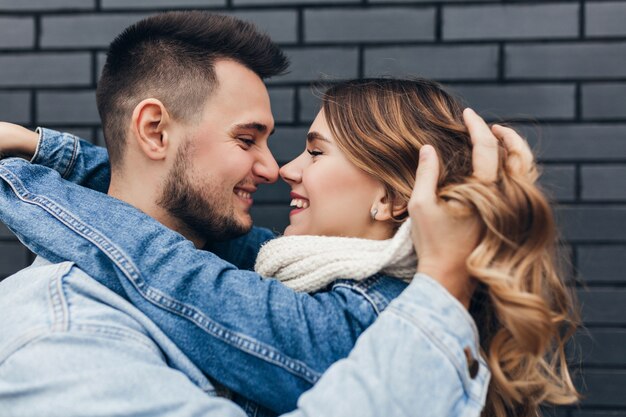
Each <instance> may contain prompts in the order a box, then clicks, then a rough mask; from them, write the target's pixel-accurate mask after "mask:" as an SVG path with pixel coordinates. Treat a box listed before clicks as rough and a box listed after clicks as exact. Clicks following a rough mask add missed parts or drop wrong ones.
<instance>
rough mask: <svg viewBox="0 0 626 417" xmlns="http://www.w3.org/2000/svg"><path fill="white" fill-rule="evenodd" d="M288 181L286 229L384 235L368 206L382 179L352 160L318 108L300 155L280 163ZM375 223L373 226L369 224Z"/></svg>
mask: <svg viewBox="0 0 626 417" xmlns="http://www.w3.org/2000/svg"><path fill="white" fill-rule="evenodd" d="M280 175H281V177H282V178H283V179H284V180H285V181H286V182H287V183H288V184H289V185H290V186H291V199H292V200H291V206H292V207H293V210H292V211H291V213H290V214H289V221H290V224H289V226H288V227H287V229H285V235H320V236H347V237H361V238H369V239H385V238H388V237H389V236H380V227H381V225H379V224H378V225H377V224H375V223H382V222H376V221H374V220H372V218H371V215H370V211H371V209H372V207H375V206H376V202H377V201H378V200H379V199H380V198H381V197H382V196H384V187H383V185H382V183H381V182H379V181H377V180H376V179H374V178H372V177H371V176H369V175H368V174H366V173H365V172H363V171H361V170H360V169H358V168H357V167H356V166H355V165H353V164H352V163H351V162H350V161H348V159H347V158H346V156H345V155H344V154H343V152H342V151H341V150H340V149H339V148H338V147H337V143H336V142H335V138H334V137H333V135H332V134H331V131H330V128H329V127H328V124H327V123H326V118H325V116H324V112H323V110H322V111H320V112H319V113H318V115H317V117H316V118H315V120H314V121H313V124H312V125H311V128H310V129H309V133H308V134H307V140H306V148H305V150H304V152H302V154H300V156H298V157H297V158H296V159H294V160H293V161H291V162H289V163H288V164H286V165H284V166H283V167H282V168H281V169H280ZM374 226H376V227H374Z"/></svg>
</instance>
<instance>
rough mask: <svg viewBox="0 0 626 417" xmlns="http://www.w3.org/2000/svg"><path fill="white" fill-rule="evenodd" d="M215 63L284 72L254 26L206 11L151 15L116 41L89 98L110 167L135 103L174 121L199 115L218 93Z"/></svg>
mask: <svg viewBox="0 0 626 417" xmlns="http://www.w3.org/2000/svg"><path fill="white" fill-rule="evenodd" d="M218 59H231V60H233V61H236V62H238V63H240V64H242V65H244V66H246V67H247V68H249V69H250V70H252V71H254V72H255V73H256V74H257V75H258V76H259V77H260V78H262V79H264V78H268V77H272V76H275V75H279V74H281V73H283V72H284V71H285V70H286V69H287V66H288V65H289V64H288V61H287V58H286V57H285V55H284V54H283V52H282V51H281V50H280V48H279V47H278V46H277V45H276V44H275V43H274V42H273V41H272V40H271V39H270V37H269V36H268V35H266V34H265V33H261V32H259V31H258V30H257V28H256V27H255V26H254V25H253V24H251V23H248V22H244V21H242V20H239V19H236V18H234V17H231V16H225V15H219V14H213V13H209V12H203V11H181V12H167V13H162V14H158V15H154V16H151V17H148V18H146V19H144V20H141V21H139V22H137V23H135V24H133V25H132V26H130V27H128V28H127V29H125V30H124V32H122V33H121V34H120V35H119V36H117V37H116V38H115V40H114V41H113V42H112V43H111V45H110V46H109V51H108V53H107V60H106V64H105V65H104V69H103V70H102V76H101V77H100V81H99V82H98V88H97V91H96V97H97V103H98V111H99V113H100V118H101V119H102V126H103V129H104V137H105V141H106V145H107V148H108V151H109V156H110V159H111V164H112V165H114V164H116V163H117V162H119V161H121V157H122V155H123V152H124V146H125V142H126V128H127V125H128V120H129V117H130V115H131V113H132V111H133V109H134V108H135V106H136V105H137V104H139V103H140V102H141V100H144V99H146V98H148V97H154V98H157V99H159V100H161V101H162V102H163V103H164V105H165V106H166V107H167V109H168V111H169V112H170V113H171V114H172V116H173V117H174V118H176V119H180V120H185V121H188V120H190V119H191V118H192V117H193V116H195V115H198V114H200V112H201V109H202V107H203V106H204V104H205V103H206V100H207V98H208V97H209V95H210V94H211V92H212V91H214V90H215V89H216V87H217V79H216V75H215V70H214V64H215V62H216V60H218Z"/></svg>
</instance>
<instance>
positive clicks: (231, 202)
mask: <svg viewBox="0 0 626 417" xmlns="http://www.w3.org/2000/svg"><path fill="white" fill-rule="evenodd" d="M215 73H216V75H217V80H218V83H219V86H218V87H217V90H216V91H214V92H213V93H212V94H211V95H210V97H209V99H208V101H207V103H206V105H205V107H204V111H203V114H202V117H201V118H200V120H199V122H196V123H190V124H189V126H188V127H186V128H185V130H186V132H184V134H183V135H184V142H183V143H182V144H181V145H180V147H179V148H178V151H177V156H176V160H175V162H174V164H173V167H172V169H171V170H170V173H169V175H168V178H167V180H166V183H165V185H164V188H163V193H162V196H161V198H160V199H159V201H158V204H159V205H161V206H162V207H164V208H165V209H166V210H167V211H168V212H169V213H170V214H171V215H172V216H174V217H175V218H176V219H178V220H179V221H181V222H182V223H183V224H184V227H187V228H189V229H190V231H192V232H193V233H195V234H198V235H200V236H202V237H203V238H205V239H207V240H213V241H215V240H224V239H228V238H231V237H234V236H238V235H241V234H243V233H245V232H247V231H248V230H250V228H251V227H252V218H251V217H250V213H249V210H250V207H251V206H252V194H253V193H254V192H255V191H256V189H257V186H258V185H259V184H262V183H272V182H274V181H276V179H277V177H278V165H277V164H276V161H275V160H274V157H273V156H272V154H271V153H270V150H269V148H268V146H267V140H268V137H269V135H270V134H271V133H272V132H273V130H274V119H273V117H272V111H271V107H270V100H269V95H268V93H267V89H266V88H265V85H264V84H263V81H262V80H261V79H260V78H259V77H258V76H257V75H256V74H255V73H254V72H252V71H250V70H249V69H248V68H246V67H244V66H243V65H241V64H238V63H235V62H232V61H226V60H224V61H218V62H217V63H216V64H215Z"/></svg>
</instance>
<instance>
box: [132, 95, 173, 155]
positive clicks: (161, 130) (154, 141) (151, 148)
mask: <svg viewBox="0 0 626 417" xmlns="http://www.w3.org/2000/svg"><path fill="white" fill-rule="evenodd" d="M169 124H170V116H169V113H168V112H167V109H166V108H165V105H164V104H163V103H162V102H161V101H160V100H157V99H155V98H148V99H145V100H143V101H142V102H141V103H139V104H137V106H135V110H134V111H133V116H132V126H131V132H132V135H131V137H132V138H134V140H135V141H136V143H137V145H138V147H139V149H141V151H142V152H143V154H144V155H146V156H147V157H148V158H150V159H152V160H162V159H165V157H166V155H167V153H168V150H169V149H168V148H169V145H170V141H169V137H168V128H169Z"/></svg>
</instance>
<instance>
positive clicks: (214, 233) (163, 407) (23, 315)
mask: <svg viewBox="0 0 626 417" xmlns="http://www.w3.org/2000/svg"><path fill="white" fill-rule="evenodd" d="M285 66H286V61H285V59H284V57H283V56H282V54H281V53H280V51H279V50H278V48H277V47H276V46H275V45H274V44H273V43H271V41H269V39H268V38H267V37H265V36H263V35H260V34H258V33H256V32H255V31H254V29H253V28H251V27H250V26H249V25H247V24H245V23H243V22H240V21H237V20H235V19H232V18H227V17H223V16H216V15H208V14H205V13H197V12H185V13H168V14H163V15H159V16H156V17H152V18H149V19H146V20H144V21H142V22H139V23H138V24H136V25H134V26H132V27H131V28H129V29H127V30H126V31H125V32H124V33H123V34H122V35H121V36H120V37H118V38H117V39H116V40H115V41H114V42H113V44H112V45H111V50H110V52H109V55H108V59H107V64H106V65H105V68H104V70H103V75H102V79H101V81H100V83H99V85H98V92H97V94H98V107H99V111H100V113H101V117H102V121H103V126H104V133H105V139H106V141H107V147H108V150H109V154H110V158H111V183H110V186H109V194H110V195H112V196H114V197H117V198H118V199H120V200H121V201H124V202H126V203H129V204H131V205H133V206H135V207H136V208H139V209H140V210H142V211H144V212H145V213H147V214H149V215H151V216H152V217H154V218H155V219H157V220H159V221H160V222H161V223H163V224H164V225H166V226H168V227H170V228H172V229H173V230H176V231H178V232H179V233H181V234H182V235H184V236H185V237H187V238H188V239H189V240H190V241H192V242H193V243H194V244H195V245H196V246H197V247H202V246H204V245H205V244H207V242H209V241H217V240H223V239H227V238H230V237H233V236H237V235H239V234H241V233H244V232H246V231H247V230H249V229H250V227H251V218H250V216H249V213H248V209H249V207H250V205H251V203H252V200H251V195H252V193H253V192H254V191H255V190H256V188H257V186H258V185H260V184H263V183H270V182H273V181H275V180H276V177H277V166H276V162H275V161H274V159H273V157H272V156H271V153H270V152H269V149H268V148H267V139H268V136H269V135H270V134H271V132H272V131H273V119H272V116H271V111H270V106H269V98H268V95H267V91H266V89H265V86H264V85H263V83H262V78H264V77H267V76H271V75H275V74H278V73H280V72H281V71H283V70H284V68H285ZM44 136H45V135H44ZM43 139H44V138H42V140H43ZM494 140H495V139H494ZM40 146H45V143H44V142H43V141H42V142H41V143H40ZM58 158H59V159H58V163H59V168H61V170H62V171H65V170H70V169H71V167H72V164H74V163H76V161H75V160H74V159H72V155H58ZM425 166H426V165H425ZM5 168H6V169H5V170H3V172H4V176H3V179H4V181H5V183H3V185H4V186H5V187H6V185H7V184H9V185H10V187H9V188H11V189H12V190H13V191H15V192H17V193H19V192H20V181H17V180H16V179H15V177H14V175H12V171H11V169H16V170H19V167H18V166H15V167H13V168H12V166H11V163H7V164H6V165H5ZM13 172H17V171H13ZM435 178H436V176H435ZM22 185H25V184H22ZM31 185H32V184H31ZM25 186H28V184H26V185H25ZM5 191H8V188H5ZM22 191H23V190H22ZM433 195H434V194H433ZM207 207H209V208H210V210H208V211H207V210H206V208H207ZM47 208H48V209H50V210H56V211H57V213H60V214H61V215H62V214H63V208H59V207H56V208H55V207H47ZM110 214H111V216H112V217H114V216H115V213H110ZM91 236H97V234H91ZM26 243H27V242H26ZM98 243H100V244H104V245H106V243H107V242H98ZM40 249H41V253H46V249H45V248H40ZM110 253H114V248H113V251H112V252H110ZM49 259H50V260H54V257H53V256H50V257H49ZM214 262H215V263H216V264H219V261H218V260H214ZM432 264H436V263H432ZM443 264H445V262H444V263H443ZM451 264H456V263H451ZM79 266H80V265H79ZM126 266H127V265H121V267H123V268H125V267H126ZM463 272H464V271H463ZM243 274H244V272H242V276H243ZM447 274H448V272H446V275H447ZM435 275H436V274H435ZM461 275H463V273H461ZM2 286H3V292H2V295H3V296H4V298H3V300H2V303H4V306H5V308H7V313H6V315H5V317H6V319H5V321H3V322H2V323H1V324H0V325H2V326H3V327H2V333H1V334H3V335H4V336H3V337H4V341H5V343H4V344H3V345H2V346H1V348H0V349H1V351H2V352H3V354H2V356H1V357H0V361H1V362H0V381H4V382H2V383H4V384H5V386H2V385H0V399H2V398H3V397H4V399H6V403H5V404H9V407H8V408H9V410H10V411H9V412H10V413H11V414H15V415H19V414H24V415H25V414H33V415H43V414H45V415H52V414H53V413H58V414H59V415H73V414H77V413H78V414H85V415H96V414H98V413H102V414H106V415H110V414H121V415H137V414H150V415H152V414H159V413H162V414H166V413H168V412H170V411H171V412H172V413H180V415H195V414H198V413H205V414H208V413H211V412H214V413H215V414H216V415H228V414H229V413H230V414H233V415H236V413H237V412H238V411H237V409H236V408H234V406H233V405H232V404H230V403H228V402H225V401H223V400H217V399H215V398H209V397H206V395H205V394H204V392H209V393H210V392H213V387H212V385H211V383H210V382H209V381H208V380H207V379H206V378H205V377H204V375H202V372H201V371H200V370H199V369H198V368H196V366H194V365H193V364H192V363H191V362H190V361H189V357H192V359H194V362H196V363H199V362H201V361H202V360H203V361H204V362H205V363H206V364H207V366H206V367H204V366H203V367H202V368H201V369H202V370H203V371H207V372H209V370H213V369H218V370H219V369H220V366H221V367H222V368H224V367H226V366H228V364H223V363H221V362H220V361H219V359H218V358H216V357H215V356H213V357H212V356H210V355H206V352H185V353H183V352H181V351H180V350H179V349H178V348H177V347H176V346H173V344H172V343H171V341H170V340H169V338H168V337H167V336H165V334H163V332H162V331H161V330H160V329H159V328H157V327H156V326H155V325H154V323H152V322H151V321H150V320H148V319H147V317H146V316H144V315H143V314H142V313H140V312H139V311H137V310H136V309H135V308H134V307H132V305H130V304H129V303H128V302H127V301H125V300H124V299H123V298H121V297H118V296H117V295H116V294H115V293H114V292H111V291H109V290H108V289H105V288H104V287H102V286H100V285H99V284H97V283H95V282H94V281H93V280H92V279H90V277H88V276H87V275H86V274H84V273H83V272H82V271H80V269H77V268H75V267H74V266H73V265H72V264H68V263H59V264H50V263H49V262H47V261H45V260H42V259H39V260H38V261H36V262H35V264H34V265H33V266H32V267H31V268H28V269H26V270H24V271H23V272H22V273H20V274H17V276H15V277H12V278H9V279H7V280H6V281H5V282H3V284H2ZM416 286H417V285H416ZM112 287H115V286H114V285H112ZM118 287H119V285H118ZM422 290H423V291H426V292H428V290H427V289H424V288H422ZM437 290H438V289H431V292H432V291H434V292H436V291H437ZM124 291H128V290H127V289H126V288H120V289H119V291H118V293H120V294H123V293H124ZM9 294H10V296H9ZM412 296H415V294H413V295H412ZM405 298H410V296H407V297H405ZM157 299H158V300H160V301H159V302H157V303H155V300H157ZM157 299H153V300H149V301H150V302H153V303H155V305H156V307H153V308H157V309H158V308H161V309H166V308H168V305H169V307H170V308H171V306H172V304H170V300H164V301H163V297H162V296H161V295H158V294H157ZM434 299H438V298H437V297H434ZM443 299H445V297H444V298H443ZM443 299H442V300H443ZM133 301H136V300H133ZM139 302H141V300H139ZM143 302H146V300H143ZM159 303H160V304H159ZM441 303H442V304H445V302H444V301H442V302H441ZM400 304H401V303H400ZM0 305H2V304H1V303H0ZM213 308H224V306H221V305H218V306H214V307H213ZM237 308H241V309H243V308H250V307H247V306H245V305H244V304H241V305H237ZM434 310H436V308H434ZM9 314H11V315H12V316H9ZM12 317H15V320H11V318H12ZM244 317H245V315H244ZM186 319H189V318H186ZM234 319H237V320H239V319H238V318H237V317H236V316H235V317H234ZM294 319H295V318H294ZM457 319H458V317H457ZM392 321H393V320H392ZM16 324H19V325H18V326H16ZM198 327H199V330H202V331H211V330H210V329H212V328H213V327H214V326H213V327H211V326H205V327H202V326H201V325H199V326H198ZM259 327H261V328H262V327H263V326H262V325H260V326H259ZM378 327H379V329H378V332H379V333H381V332H382V336H381V335H379V336H377V337H371V338H370V339H371V340H370V341H369V347H366V348H363V349H361V352H364V353H362V354H361V356H359V355H358V354H357V356H356V359H353V362H354V363H356V364H360V366H359V367H357V368H358V369H360V370H359V372H358V373H360V372H364V371H363V370H365V371H367V368H368V367H367V363H368V360H367V355H368V354H369V355H370V356H369V359H371V360H374V359H376V358H377V355H380V354H381V351H382V350H384V348H383V347H381V346H380V342H378V344H377V342H376V340H386V339H388V338H390V337H395V338H397V337H398V336H399V334H395V333H394V334H392V335H387V333H388V332H390V331H391V332H392V333H393V331H392V329H393V325H391V326H390V327H388V328H384V327H381V326H378ZM174 330H175V329H174ZM220 331H221V330H218V331H217V332H216V333H215V335H214V336H213V337H218V336H219V334H220ZM456 335H457V336H458V339H459V341H461V340H463V343H468V340H471V339H472V338H471V337H469V336H467V334H465V333H464V332H461V333H458V334H456ZM459 335H461V336H463V337H461V336H459ZM253 336H254V335H253ZM468 337H469V339H468ZM260 338H261V336H259V339H260ZM250 339H253V337H250ZM366 340H367V339H366ZM221 342H223V343H225V344H228V343H231V338H230V336H229V337H226V338H223V339H222V340H221ZM472 343H473V344H475V343H476V341H475V340H473V341H472ZM231 344H233V345H236V348H238V349H241V351H242V355H248V356H250V355H251V352H250V351H249V348H246V347H245V346H243V345H242V344H241V342H239V341H236V342H232V343H231ZM364 345H365V346H368V344H367V343H365V344H364ZM231 347H232V346H231ZM368 349H369V350H368ZM474 352H477V348H476V347H475V348H474ZM253 353H254V352H253ZM255 354H256V356H257V360H258V359H259V358H260V362H250V363H248V364H252V365H254V366H251V367H250V372H265V371H266V370H267V369H270V367H267V364H268V363H270V362H271V360H272V358H273V357H270V356H269V355H268V356H264V355H265V354H263V353H262V352H256V353H255ZM193 355H197V356H193ZM202 355H204V356H205V357H204V358H201V356H202ZM407 355H408V354H407ZM253 356H254V355H253ZM409 356H411V355H409ZM426 356H427V355H426ZM426 356H425V357H426ZM382 357H384V358H385V359H386V360H389V361H391V362H393V361H392V360H390V359H391V358H389V357H388V356H386V355H384V354H383V355H382ZM35 358H38V359H39V361H38V362H37V363H36V362H35ZM405 359H406V360H407V365H406V366H405V367H404V368H405V369H404V372H405V373H402V372H400V373H399V374H398V375H397V378H398V379H399V383H398V385H399V386H400V385H402V386H404V385H408V386H410V387H411V388H415V386H411V384H405V382H406V381H408V379H404V380H403V379H402V378H403V375H404V377H406V378H409V377H408V376H407V375H410V372H409V371H416V370H420V369H422V368H421V366H422V365H423V363H422V362H419V361H416V360H415V358H405ZM396 360H397V359H396ZM243 362H244V363H246V362H245V361H243ZM292 364H293V363H287V364H286V365H285V367H288V368H291V367H292ZM271 365H272V367H276V364H275V363H272V364H271ZM264 366H266V367H264ZM339 369H340V370H339V371H337V372H336V374H337V375H338V376H336V377H335V378H331V379H330V381H331V382H328V383H326V384H322V388H320V389H319V390H318V391H317V392H326V394H325V395H328V390H329V388H328V387H334V386H335V384H337V381H343V382H344V383H342V384H341V386H342V389H341V390H337V389H330V391H332V392H334V393H335V395H336V400H331V401H330V402H325V403H322V401H321V400H320V395H318V397H317V400H313V401H311V402H309V403H307V404H308V409H309V411H310V412H315V413H319V415H327V414H324V412H322V411H321V410H328V408H327V407H331V408H332V407H336V409H337V410H339V409H342V408H341V407H348V408H344V410H346V413H347V414H350V412H349V411H350V410H351V411H353V412H354V411H355V408H353V407H356V406H358V404H359V403H360V404H364V402H363V401H362V398H359V397H358V395H362V396H363V395H366V394H367V393H368V390H366V389H361V390H359V386H360V385H359V384H356V387H354V381H352V383H353V384H352V385H350V383H349V381H350V380H351V377H354V375H355V374H354V372H355V371H354V368H351V365H349V364H348V365H347V367H346V366H344V367H343V368H339ZM342 369H343V370H342ZM292 370H293V369H292ZM292 373H294V375H295V376H293V378H295V379H297V378H300V376H299V375H297V373H296V372H292ZM485 375H486V374H484V373H483V374H482V379H479V381H481V382H482V383H484V382H485ZM314 380H316V377H315V376H314V378H312V380H304V382H302V381H299V382H296V384H298V383H299V384H300V385H299V386H300V387H304V388H308V387H309V386H310V384H311V383H312V381H313V382H314ZM346 381H347V382H346ZM229 382H232V383H231V384H229V386H230V387H231V388H235V389H237V390H238V391H239V388H241V390H240V392H244V393H246V394H247V395H250V396H253V395H258V396H259V401H262V400H263V398H264V397H267V398H269V400H268V403H269V404H270V405H271V404H272V402H271V401H272V400H273V397H272V392H271V391H272V387H255V386H252V387H250V386H247V385H246V381H229ZM277 383H280V381H277ZM238 384H240V385H238ZM296 384H294V385H296ZM307 384H308V385H307ZM477 385H478V388H476V389H478V390H480V387H481V386H482V385H480V384H477ZM351 386H352V387H353V389H352V390H349V392H351V393H352V394H353V395H357V397H354V396H353V397H350V400H352V401H348V400H346V399H347V398H348V394H346V393H345V392H343V390H345V389H348V388H350V387H351ZM361 388H363V387H362V386H361ZM368 388H371V387H368ZM303 390H304V389H303V388H300V392H301V391H303ZM359 393H360V394H359ZM352 394H351V395H352ZM382 397H383V399H382V400H381V401H380V402H378V404H384V395H382ZM410 397H411V398H412V399H414V400H415V399H417V398H418V396H414V395H412V396H410ZM295 398H297V397H294V400H293V402H294V404H295ZM312 398H314V399H315V398H316V397H315V395H313V397H312ZM340 398H343V399H344V400H346V401H347V402H346V403H345V404H343V405H342V404H341V403H340ZM420 398H421V397H420ZM425 398H428V397H427V396H426V397H425ZM9 399H10V400H11V401H10V402H9ZM120 399H124V401H120ZM425 401H426V400H425ZM3 402H4V401H3ZM51 404H53V405H54V411H51V410H49V409H41V408H39V407H50V406H52V405H51ZM305 408H306V407H305ZM383 408H384V407H383ZM476 408H477V409H478V410H479V409H480V406H478V407H477V406H476V404H474V411H476ZM371 411H372V410H370V412H371ZM364 412H365V411H364ZM358 414H360V415H362V413H358Z"/></svg>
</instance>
